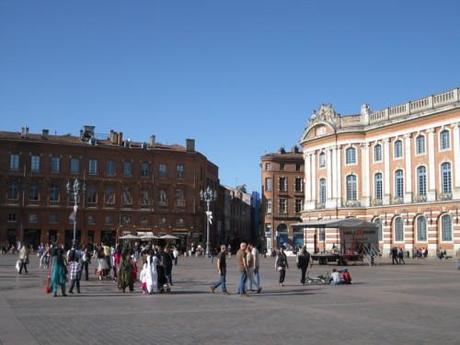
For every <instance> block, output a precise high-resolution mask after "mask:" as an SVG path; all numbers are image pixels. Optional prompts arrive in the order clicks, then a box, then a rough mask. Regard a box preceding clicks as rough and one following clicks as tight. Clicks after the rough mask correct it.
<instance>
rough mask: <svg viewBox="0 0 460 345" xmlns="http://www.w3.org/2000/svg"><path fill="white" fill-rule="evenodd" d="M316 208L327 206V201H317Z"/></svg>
mask: <svg viewBox="0 0 460 345" xmlns="http://www.w3.org/2000/svg"><path fill="white" fill-rule="evenodd" d="M315 208H316V209H323V208H326V203H324V202H317V203H316V204H315Z"/></svg>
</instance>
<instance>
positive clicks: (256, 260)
mask: <svg viewBox="0 0 460 345" xmlns="http://www.w3.org/2000/svg"><path fill="white" fill-rule="evenodd" d="M248 247H249V250H250V252H251V261H249V260H248V266H249V275H248V276H249V277H248V279H249V290H251V291H252V288H253V285H255V287H256V291H257V293H260V292H261V291H262V288H261V287H260V274H259V266H260V255H259V251H258V250H257V248H256V247H255V246H254V245H253V244H249V246H248Z"/></svg>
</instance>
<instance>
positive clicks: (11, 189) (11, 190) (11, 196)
mask: <svg viewBox="0 0 460 345" xmlns="http://www.w3.org/2000/svg"><path fill="white" fill-rule="evenodd" d="M18 199H19V191H18V183H17V182H16V181H13V182H11V183H10V185H9V186H8V200H18Z"/></svg>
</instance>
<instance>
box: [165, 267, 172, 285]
mask: <svg viewBox="0 0 460 345" xmlns="http://www.w3.org/2000/svg"><path fill="white" fill-rule="evenodd" d="M165 277H166V281H167V282H168V284H169V285H173V283H172V266H166V267H165Z"/></svg>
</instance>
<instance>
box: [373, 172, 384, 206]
mask: <svg viewBox="0 0 460 345" xmlns="http://www.w3.org/2000/svg"><path fill="white" fill-rule="evenodd" d="M374 196H375V199H376V200H382V199H383V178H382V173H377V174H375V175H374Z"/></svg>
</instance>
